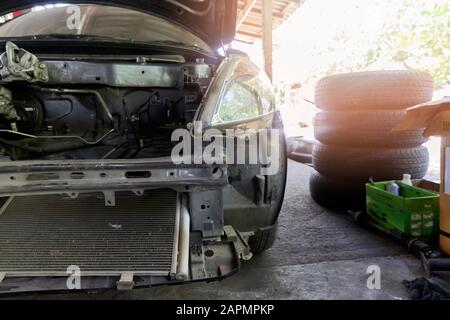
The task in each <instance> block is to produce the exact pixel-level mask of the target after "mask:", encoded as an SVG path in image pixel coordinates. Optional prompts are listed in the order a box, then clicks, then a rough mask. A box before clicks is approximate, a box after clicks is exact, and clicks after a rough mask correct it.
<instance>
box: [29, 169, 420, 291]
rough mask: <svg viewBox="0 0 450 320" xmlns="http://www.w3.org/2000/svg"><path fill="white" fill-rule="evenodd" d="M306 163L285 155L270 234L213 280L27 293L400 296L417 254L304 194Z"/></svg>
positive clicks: (416, 271)
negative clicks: (275, 229)
mask: <svg viewBox="0 0 450 320" xmlns="http://www.w3.org/2000/svg"><path fill="white" fill-rule="evenodd" d="M311 170H312V169H310V168H309V167H307V166H304V165H301V164H298V163H295V162H290V163H289V179H288V187H287V193H286V200H285V203H284V207H283V210H282V213H281V217H280V228H279V234H278V238H277V241H276V243H275V245H274V247H273V248H272V249H270V250H269V251H267V252H266V253H264V254H262V255H260V256H258V257H256V258H254V259H252V260H251V261H249V262H246V263H244V265H243V267H242V270H241V272H240V273H238V274H237V275H235V276H233V277H231V278H229V279H226V280H224V281H222V282H216V283H210V284H207V283H198V284H188V285H183V286H171V287H159V288H151V289H142V290H135V291H131V292H125V293H119V292H107V293H99V294H70V295H47V296H34V297H33V298H44V299H45V298H52V299H54V298H60V299H86V298H87V299H201V300H204V299H407V298H408V295H407V292H406V290H405V288H404V287H403V285H402V280H404V279H408V280H412V279H414V278H417V277H419V276H422V275H423V271H422V269H421V266H420V263H419V260H417V259H415V258H414V257H412V256H410V255H409V254H407V253H406V251H405V250H404V249H402V248H401V247H400V246H399V245H397V244H396V243H395V242H393V241H391V240H389V239H386V238H385V237H383V236H382V235H380V234H375V233H372V232H369V231H367V230H364V229H362V228H360V227H359V226H357V225H355V224H354V223H353V221H352V220H351V219H350V218H349V217H347V216H346V215H345V214H338V213H335V212H332V211H329V210H326V209H323V208H321V207H320V206H318V205H317V204H315V203H314V202H313V200H312V199H311V198H310V196H309V191H308V178H309V173H310V172H311ZM370 265H377V266H379V267H380V269H381V290H369V289H368V288H367V286H366V281H367V274H366V270H367V268H368V267H369V266H370Z"/></svg>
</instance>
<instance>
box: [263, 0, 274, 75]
mask: <svg viewBox="0 0 450 320" xmlns="http://www.w3.org/2000/svg"><path fill="white" fill-rule="evenodd" d="M262 38H263V41H262V45H263V52H264V69H265V71H266V73H267V76H268V77H269V79H270V81H272V80H273V74H272V69H273V58H272V55H273V52H272V51H273V41H272V0H262Z"/></svg>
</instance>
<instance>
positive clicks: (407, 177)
mask: <svg viewBox="0 0 450 320" xmlns="http://www.w3.org/2000/svg"><path fill="white" fill-rule="evenodd" d="M403 179H404V180H411V175H410V174H404V175H403Z"/></svg>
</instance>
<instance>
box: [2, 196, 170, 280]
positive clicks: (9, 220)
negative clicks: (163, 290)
mask: <svg viewBox="0 0 450 320" xmlns="http://www.w3.org/2000/svg"><path fill="white" fill-rule="evenodd" d="M176 223H177V194H176V192H174V191H172V190H155V191H146V192H145V194H144V195H143V196H141V197H137V196H136V195H134V194H132V193H117V194H116V206H115V207H106V206H105V200H104V199H103V196H100V195H92V194H89V195H87V194H84V195H80V197H79V198H78V199H70V197H68V196H60V195H45V196H30V197H16V198H14V199H12V201H11V202H10V203H9V204H8V205H7V207H6V209H5V210H4V212H3V214H2V215H1V216H0V273H6V274H7V276H67V273H66V271H67V268H68V267H69V266H71V265H74V266H78V267H79V268H80V269H81V272H82V275H105V276H106V275H120V274H121V273H124V272H133V273H134V274H136V275H169V274H170V271H171V268H172V263H173V261H172V260H173V256H174V250H176V248H174V235H175V232H176V230H177V226H176Z"/></svg>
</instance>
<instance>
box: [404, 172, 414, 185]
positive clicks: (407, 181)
mask: <svg viewBox="0 0 450 320" xmlns="http://www.w3.org/2000/svg"><path fill="white" fill-rule="evenodd" d="M402 183H404V184H406V185H408V186H411V187H412V185H413V184H412V181H411V175H410V174H404V175H403V180H402Z"/></svg>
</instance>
